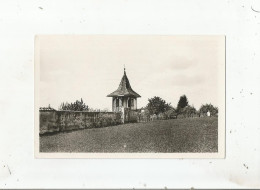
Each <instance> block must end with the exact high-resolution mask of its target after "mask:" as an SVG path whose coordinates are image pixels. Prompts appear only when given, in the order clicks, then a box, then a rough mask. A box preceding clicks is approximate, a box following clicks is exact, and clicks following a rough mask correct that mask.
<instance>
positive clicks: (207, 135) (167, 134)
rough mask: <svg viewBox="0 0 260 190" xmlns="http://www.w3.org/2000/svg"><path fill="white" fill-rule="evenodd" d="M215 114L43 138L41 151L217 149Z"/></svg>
mask: <svg viewBox="0 0 260 190" xmlns="http://www.w3.org/2000/svg"><path fill="white" fill-rule="evenodd" d="M217 151H218V119H217V118H216V117H203V118H186V119H172V120H158V121H151V122H147V123H129V124H123V125H117V126H112V127H105V128H93V129H84V130H78V131H70V132H63V133H57V134H53V135H45V136H41V137H40V152H118V153H120V152H161V153H163V152H165V153H170V152H217Z"/></svg>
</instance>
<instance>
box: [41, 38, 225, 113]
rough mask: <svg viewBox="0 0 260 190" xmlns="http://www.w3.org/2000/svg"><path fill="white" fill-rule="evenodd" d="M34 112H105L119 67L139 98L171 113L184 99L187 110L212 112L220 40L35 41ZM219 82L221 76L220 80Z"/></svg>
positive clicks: (142, 103) (215, 100)
mask: <svg viewBox="0 0 260 190" xmlns="http://www.w3.org/2000/svg"><path fill="white" fill-rule="evenodd" d="M39 46H40V47H39V48H40V106H48V104H50V105H51V106H52V107H54V108H56V109H57V108H58V106H59V105H60V104H61V102H66V101H67V102H72V101H75V100H76V99H80V98H83V100H84V101H85V102H86V103H87V105H89V106H90V107H91V108H98V109H104V108H108V109H110V110H111V101H112V100H111V98H108V97H106V95H108V94H109V93H111V92H113V91H114V90H116V89H117V87H118V85H119V83H120V80H121V78H122V76H123V68H124V65H125V67H126V73H127V76H128V78H129V80H130V84H131V86H132V88H133V89H134V90H135V91H136V92H137V93H139V94H140V95H141V96H142V97H141V98H138V102H137V106H138V108H140V107H143V106H145V105H146V104H147V102H148V98H151V97H153V96H160V97H161V98H163V99H165V100H166V101H167V102H170V103H171V104H172V105H173V106H174V107H175V106H176V105H177V102H178V100H179V97H180V96H181V95H183V94H186V96H187V97H188V100H189V102H190V104H191V105H192V104H193V105H194V106H195V107H196V108H199V107H200V105H201V104H204V103H212V104H214V105H216V106H218V84H219V74H220V69H219V67H220V65H222V66H223V64H225V38H224V36H159V35H157V36H154V35H146V36H145V35H136V36H135V35H121V36H119V35H107V36H104V35H66V36H65V35H64V36H61V35H60V36H59V35H56V36H48V35H46V36H40V44H39ZM222 76H223V75H222Z"/></svg>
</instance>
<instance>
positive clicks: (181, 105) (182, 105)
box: [177, 95, 189, 113]
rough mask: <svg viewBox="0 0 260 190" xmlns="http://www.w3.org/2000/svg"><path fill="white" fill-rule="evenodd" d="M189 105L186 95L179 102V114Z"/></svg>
mask: <svg viewBox="0 0 260 190" xmlns="http://www.w3.org/2000/svg"><path fill="white" fill-rule="evenodd" d="M188 105H189V101H188V99H187V97H186V95H182V96H181V97H180V100H179V102H178V105H177V112H178V113H180V112H181V109H183V108H185V107H186V106H188Z"/></svg>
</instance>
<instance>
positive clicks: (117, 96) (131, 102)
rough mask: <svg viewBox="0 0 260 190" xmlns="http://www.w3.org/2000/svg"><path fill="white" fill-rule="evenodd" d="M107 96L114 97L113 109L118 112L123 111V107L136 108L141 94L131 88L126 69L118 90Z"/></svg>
mask: <svg viewBox="0 0 260 190" xmlns="http://www.w3.org/2000/svg"><path fill="white" fill-rule="evenodd" d="M107 97H112V111H113V112H118V111H121V110H122V108H129V109H131V110H136V109H137V98H140V97H141V96H140V95H139V94H138V93H136V92H135V91H134V90H133V89H132V88H131V85H130V82H129V80H128V78H127V76H126V72H125V69H124V75H123V77H122V79H121V82H120V84H119V86H118V88H117V90H116V91H114V92H112V93H110V94H109V95H107Z"/></svg>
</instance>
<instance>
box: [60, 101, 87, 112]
mask: <svg viewBox="0 0 260 190" xmlns="http://www.w3.org/2000/svg"><path fill="white" fill-rule="evenodd" d="M59 110H70V111H88V110H89V108H88V106H87V105H86V104H85V103H84V102H83V100H82V98H81V99H80V101H79V100H76V101H75V102H73V103H68V102H66V103H64V102H63V103H61V105H60V107H59Z"/></svg>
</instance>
